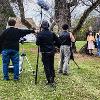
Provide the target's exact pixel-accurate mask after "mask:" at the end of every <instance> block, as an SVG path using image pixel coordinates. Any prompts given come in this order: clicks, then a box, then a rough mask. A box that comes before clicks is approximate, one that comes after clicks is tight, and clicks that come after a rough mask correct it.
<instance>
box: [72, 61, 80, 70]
mask: <svg viewBox="0 0 100 100" xmlns="http://www.w3.org/2000/svg"><path fill="white" fill-rule="evenodd" d="M73 61H74V60H73ZM74 63H75V64H76V66H77V67H78V69H80V67H79V65H78V64H77V63H76V62H75V61H74Z"/></svg>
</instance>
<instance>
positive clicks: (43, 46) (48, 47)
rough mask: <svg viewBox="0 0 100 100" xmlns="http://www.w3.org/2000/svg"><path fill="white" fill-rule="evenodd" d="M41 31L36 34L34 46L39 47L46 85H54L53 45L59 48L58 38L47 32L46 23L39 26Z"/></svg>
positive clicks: (47, 26)
mask: <svg viewBox="0 0 100 100" xmlns="http://www.w3.org/2000/svg"><path fill="white" fill-rule="evenodd" d="M41 29H42V31H40V32H39V33H38V34H37V40H36V44H37V45H38V46H40V52H41V54H42V62H43V65H44V71H45V74H46V79H47V84H49V85H50V84H52V83H54V77H55V71H54V53H55V44H56V46H58V47H60V40H59V38H58V37H57V36H56V35H55V34H54V33H52V32H51V31H50V30H49V23H48V21H46V20H44V21H43V22H42V24H41Z"/></svg>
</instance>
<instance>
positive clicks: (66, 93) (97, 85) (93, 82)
mask: <svg viewBox="0 0 100 100" xmlns="http://www.w3.org/2000/svg"><path fill="white" fill-rule="evenodd" d="M84 43H85V42H76V46H77V48H78V49H80V47H82V46H83V44H84ZM24 47H25V51H26V52H27V57H28V58H29V60H30V62H31V63H32V66H33V70H35V67H36V57H37V46H36V45H33V44H24ZM30 48H31V50H30ZM32 50H33V51H32ZM55 59H56V61H55V71H56V79H55V80H56V83H57V84H56V87H50V86H46V85H45V74H44V70H43V65H42V62H41V59H40V60H39V72H38V84H37V85H35V84H34V77H33V74H32V70H31V69H30V68H29V66H28V64H27V62H26V61H25V62H24V67H23V68H24V70H23V72H22V74H21V76H20V80H19V81H18V82H15V81H13V75H12V74H10V79H11V80H10V81H3V80H2V67H0V99H1V100H100V59H99V58H95V57H94V58H92V57H87V56H81V55H80V56H79V55H76V56H75V61H76V62H77V63H78V64H79V66H80V67H81V69H77V66H76V65H75V64H74V63H73V62H72V61H71V62H70V72H71V73H70V75H69V76H63V75H59V74H58V73H57V71H58V64H59V55H58V54H57V55H56V56H55ZM0 66H1V57H0Z"/></svg>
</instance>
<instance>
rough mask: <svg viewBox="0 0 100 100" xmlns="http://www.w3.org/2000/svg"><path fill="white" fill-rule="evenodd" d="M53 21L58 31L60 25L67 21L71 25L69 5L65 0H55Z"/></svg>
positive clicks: (60, 27)
mask: <svg viewBox="0 0 100 100" xmlns="http://www.w3.org/2000/svg"><path fill="white" fill-rule="evenodd" d="M55 21H56V23H57V25H58V27H59V31H61V30H62V25H63V24H65V23H67V24H68V25H69V27H70V26H71V13H70V5H69V3H67V0H55Z"/></svg>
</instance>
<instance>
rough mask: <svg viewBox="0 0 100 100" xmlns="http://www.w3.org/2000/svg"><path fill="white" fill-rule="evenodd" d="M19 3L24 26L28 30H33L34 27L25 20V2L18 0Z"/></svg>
mask: <svg viewBox="0 0 100 100" xmlns="http://www.w3.org/2000/svg"><path fill="white" fill-rule="evenodd" d="M17 3H18V7H19V10H20V17H21V22H22V24H23V25H25V26H26V27H27V28H29V29H31V28H32V25H31V24H30V23H29V22H28V21H27V20H25V15H24V14H25V12H24V6H23V0H17Z"/></svg>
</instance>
